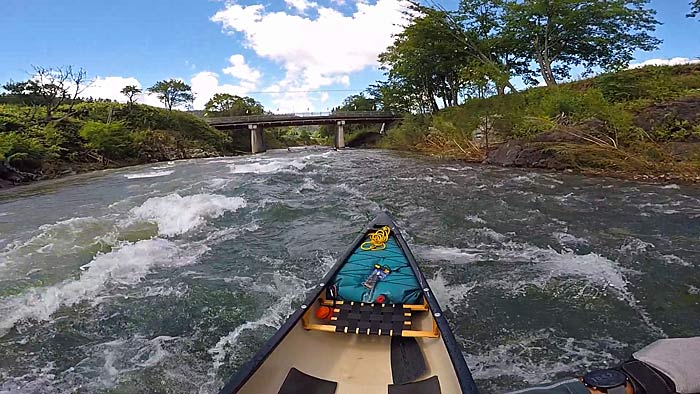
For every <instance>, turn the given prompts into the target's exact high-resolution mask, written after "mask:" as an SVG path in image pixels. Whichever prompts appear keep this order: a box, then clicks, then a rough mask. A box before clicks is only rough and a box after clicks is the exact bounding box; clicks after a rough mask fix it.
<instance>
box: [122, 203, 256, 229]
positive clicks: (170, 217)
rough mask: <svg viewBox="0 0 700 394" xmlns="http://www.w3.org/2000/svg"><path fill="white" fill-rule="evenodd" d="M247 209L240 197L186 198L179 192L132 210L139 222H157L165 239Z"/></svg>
mask: <svg viewBox="0 0 700 394" xmlns="http://www.w3.org/2000/svg"><path fill="white" fill-rule="evenodd" d="M245 206H246V202H245V200H244V199H242V198H240V197H226V196H222V195H218V194H195V195H191V196H186V197H182V196H180V195H179V194H177V193H174V194H170V195H167V196H164V197H153V198H149V199H148V200H146V202H144V203H143V204H142V205H141V206H139V207H136V208H134V209H132V210H131V214H132V215H133V216H134V217H135V218H137V219H143V220H148V221H152V222H155V223H156V224H157V225H158V233H159V234H160V235H165V236H174V235H181V234H184V233H186V232H188V231H190V230H192V229H194V228H196V227H199V226H201V225H202V224H204V223H205V219H207V218H217V217H219V216H221V215H223V214H224V213H225V212H227V211H230V212H235V211H237V210H238V209H240V208H243V207H245Z"/></svg>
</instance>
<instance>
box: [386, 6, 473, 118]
mask: <svg viewBox="0 0 700 394" xmlns="http://www.w3.org/2000/svg"><path fill="white" fill-rule="evenodd" d="M413 10H414V11H415V13H417V14H418V16H417V17H414V18H413V19H412V21H411V23H410V24H409V25H408V26H407V27H406V28H405V29H404V31H403V32H401V33H400V34H398V35H396V38H395V40H394V43H393V44H392V45H391V46H390V47H389V48H387V50H386V52H384V53H382V54H380V55H379V61H380V63H381V64H382V66H383V68H384V69H385V70H387V71H388V72H387V74H388V79H389V81H390V82H391V83H394V84H405V85H408V86H413V87H414V88H415V90H416V93H417V94H416V95H415V96H414V97H413V98H414V99H416V100H417V106H418V107H419V108H421V112H435V111H437V110H438V109H439V105H438V100H441V101H442V105H443V107H450V106H454V105H457V104H458V103H459V97H460V94H461V92H462V90H463V88H464V80H463V78H462V75H461V69H462V67H463V65H464V64H465V63H466V62H468V61H469V59H470V58H471V57H473V54H471V53H470V52H469V51H468V50H467V48H465V47H464V45H463V43H462V42H461V41H460V40H459V39H458V37H459V36H460V35H461V34H462V33H461V32H460V31H459V27H458V26H455V25H454V24H451V23H450V22H449V16H448V14H447V13H446V12H444V11H440V10H435V9H432V8H428V7H423V6H419V5H417V4H414V5H413Z"/></svg>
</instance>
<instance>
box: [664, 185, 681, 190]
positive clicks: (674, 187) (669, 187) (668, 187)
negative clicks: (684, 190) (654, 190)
mask: <svg viewBox="0 0 700 394" xmlns="http://www.w3.org/2000/svg"><path fill="white" fill-rule="evenodd" d="M661 188H662V189H673V190H678V189H680V188H681V187H680V186H678V185H676V184H675V183H672V184H670V185H665V186H661Z"/></svg>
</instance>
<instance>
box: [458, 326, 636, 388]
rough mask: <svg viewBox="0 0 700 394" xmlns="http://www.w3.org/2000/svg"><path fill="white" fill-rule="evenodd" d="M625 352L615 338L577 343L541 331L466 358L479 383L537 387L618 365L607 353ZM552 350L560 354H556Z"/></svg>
mask: <svg viewBox="0 0 700 394" xmlns="http://www.w3.org/2000/svg"><path fill="white" fill-rule="evenodd" d="M624 348H625V346H624V344H623V343H621V342H619V341H616V340H614V339H612V338H601V339H598V340H596V341H591V340H576V339H574V338H567V337H559V336H556V335H554V334H552V333H551V331H550V330H539V331H536V332H533V333H527V334H524V335H523V336H519V337H515V338H513V339H512V340H510V341H508V342H505V343H502V344H499V345H497V346H495V347H493V348H491V349H488V350H486V351H481V352H479V353H478V354H465V355H464V356H465V359H466V361H467V364H469V368H470V369H471V371H472V374H473V375H474V378H476V379H497V378H502V377H504V376H511V377H516V378H519V379H521V380H522V381H523V382H524V383H526V384H528V385H535V384H539V383H541V382H547V381H551V380H552V379H554V378H555V377H557V376H558V375H560V374H563V373H571V374H572V375H573V374H577V373H580V372H581V371H585V370H588V369H590V367H591V366H594V365H601V364H612V363H615V362H618V361H620V360H618V359H617V358H616V357H615V356H614V355H612V354H611V353H609V352H607V351H606V350H605V349H624ZM551 349H556V351H555V352H554V353H553V352H552V350H551ZM557 353H558V354H557ZM553 356H556V358H553Z"/></svg>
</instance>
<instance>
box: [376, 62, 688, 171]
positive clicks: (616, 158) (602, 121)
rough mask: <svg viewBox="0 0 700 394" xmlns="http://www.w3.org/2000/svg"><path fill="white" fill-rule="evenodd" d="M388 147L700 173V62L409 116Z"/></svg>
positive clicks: (568, 165)
mask: <svg viewBox="0 0 700 394" xmlns="http://www.w3.org/2000/svg"><path fill="white" fill-rule="evenodd" d="M475 136H476V137H481V138H476V139H475ZM487 140H488V143H487ZM382 145H383V146H384V147H388V148H394V149H408V150H418V151H422V152H426V153H429V154H434V155H442V156H450V157H457V158H463V159H467V160H471V161H485V162H487V163H493V164H500V165H506V166H524V167H542V168H552V169H559V170H561V169H571V170H578V171H582V172H588V173H605V174H613V175H615V174H619V175H625V174H631V175H634V176H636V177H641V178H644V177H671V178H681V179H685V180H700V65H684V66H675V67H646V68H641V69H634V70H625V71H622V72H618V73H611V74H604V75H600V76H598V77H595V78H592V79H587V80H582V81H578V82H573V83H569V84H565V85H561V86H559V87H549V88H548V87H540V88H533V89H529V90H526V91H523V92H518V93H514V94H508V95H505V96H493V97H490V98H487V99H473V100H469V101H467V102H466V103H464V104H463V105H460V106H457V107H452V108H448V109H445V110H442V111H440V112H438V113H436V114H434V115H432V116H412V117H409V118H408V119H406V120H405V121H404V122H403V124H402V125H401V126H400V127H399V128H398V129H396V130H393V131H392V132H390V133H389V136H388V137H387V138H385V139H384V140H383V141H382Z"/></svg>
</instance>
